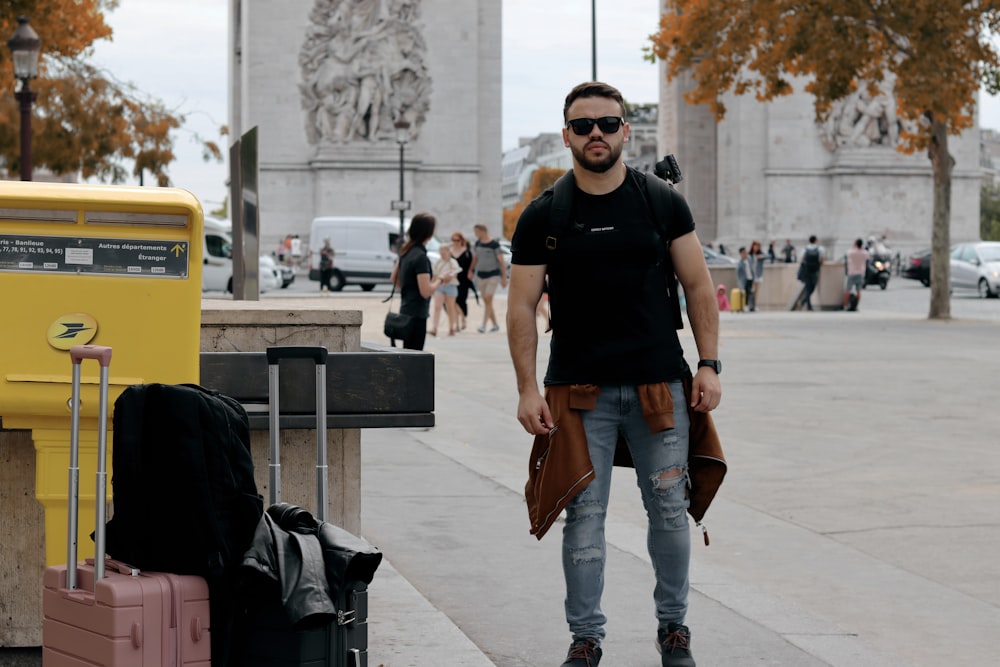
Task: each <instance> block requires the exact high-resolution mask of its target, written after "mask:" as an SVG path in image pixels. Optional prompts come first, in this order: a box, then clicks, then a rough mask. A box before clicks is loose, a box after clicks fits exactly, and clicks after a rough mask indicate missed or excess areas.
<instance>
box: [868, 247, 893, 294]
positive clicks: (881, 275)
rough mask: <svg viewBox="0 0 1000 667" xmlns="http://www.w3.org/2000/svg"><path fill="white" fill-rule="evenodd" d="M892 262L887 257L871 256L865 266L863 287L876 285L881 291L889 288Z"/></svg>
mask: <svg viewBox="0 0 1000 667" xmlns="http://www.w3.org/2000/svg"><path fill="white" fill-rule="evenodd" d="M891 273H892V260H891V259H890V258H889V257H888V255H872V256H871V257H869V258H868V262H867V263H866V264H865V286H866V287H867V286H868V285H878V286H879V287H881V288H882V289H885V288H886V287H888V286H889V276H890V275H891Z"/></svg>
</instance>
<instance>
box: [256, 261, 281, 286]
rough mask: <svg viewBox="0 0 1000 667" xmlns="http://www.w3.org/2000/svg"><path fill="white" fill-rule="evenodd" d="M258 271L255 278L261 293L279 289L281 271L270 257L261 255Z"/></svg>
mask: <svg viewBox="0 0 1000 667" xmlns="http://www.w3.org/2000/svg"><path fill="white" fill-rule="evenodd" d="M259 271H260V272H259V273H258V274H257V276H258V280H259V282H260V291H261V292H267V291H269V290H275V289H281V287H282V285H281V270H280V269H278V264H277V263H276V262H275V261H274V258H273V257H271V256H270V255H261V256H260V264H259Z"/></svg>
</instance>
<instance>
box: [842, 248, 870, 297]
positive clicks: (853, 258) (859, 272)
mask: <svg viewBox="0 0 1000 667" xmlns="http://www.w3.org/2000/svg"><path fill="white" fill-rule="evenodd" d="M867 266H868V251H867V250H865V242H864V241H862V240H861V239H856V240H855V241H854V247H853V248H851V249H850V250H848V251H847V278H846V279H845V280H844V310H857V309H858V304H860V303H861V290H862V289H864V286H865V268H866V267H867ZM852 292H853V294H854V303H853V304H852V303H851V302H850V301H851V293H852Z"/></svg>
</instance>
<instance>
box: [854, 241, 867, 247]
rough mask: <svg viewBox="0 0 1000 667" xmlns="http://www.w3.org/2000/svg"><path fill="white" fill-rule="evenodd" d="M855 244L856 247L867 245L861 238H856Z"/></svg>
mask: <svg viewBox="0 0 1000 667" xmlns="http://www.w3.org/2000/svg"><path fill="white" fill-rule="evenodd" d="M854 245H855V247H858V248H863V247H864V245H865V242H864V241H862V240H861V239H854Z"/></svg>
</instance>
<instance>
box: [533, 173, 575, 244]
mask: <svg viewBox="0 0 1000 667" xmlns="http://www.w3.org/2000/svg"><path fill="white" fill-rule="evenodd" d="M575 189H576V180H575V179H574V178H573V170H572V169H569V170H567V171H566V173H564V174H563V175H562V176H560V177H559V178H558V179H556V182H555V183H553V184H552V185H551V186H550V187H548V188H546V189H545V192H543V193H542V194H541V195H540V197H545V196H550V197H552V205H551V207H550V208H549V230H548V234H546V236H545V247H546V248H548V249H549V250H555V249H556V245H557V244H558V241H559V237H560V236H562V235H563V234H564V233H565V232H566V230H567V229H569V227H570V216H571V215H572V213H573V191H574V190H575Z"/></svg>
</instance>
